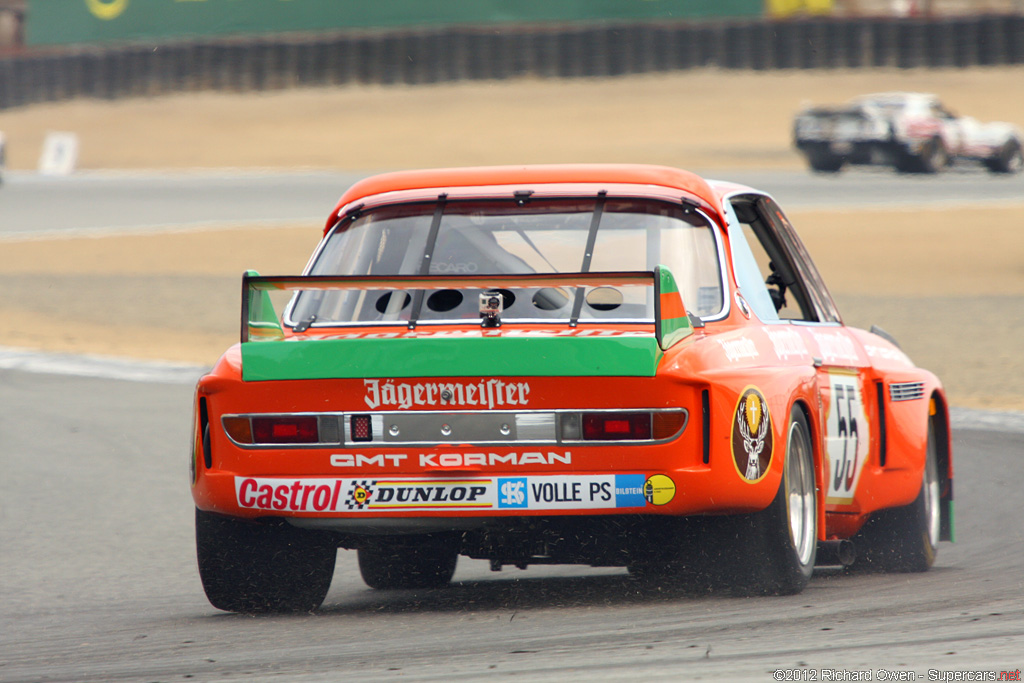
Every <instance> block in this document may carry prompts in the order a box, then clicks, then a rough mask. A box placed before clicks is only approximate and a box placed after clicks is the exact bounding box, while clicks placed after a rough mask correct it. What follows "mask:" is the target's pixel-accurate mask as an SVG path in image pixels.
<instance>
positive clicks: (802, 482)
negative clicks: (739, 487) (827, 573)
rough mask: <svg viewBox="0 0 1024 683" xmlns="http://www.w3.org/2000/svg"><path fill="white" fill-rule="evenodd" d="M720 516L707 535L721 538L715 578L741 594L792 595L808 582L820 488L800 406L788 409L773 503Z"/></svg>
mask: <svg viewBox="0 0 1024 683" xmlns="http://www.w3.org/2000/svg"><path fill="white" fill-rule="evenodd" d="M719 519H720V521H721V525H718V524H715V525H712V530H711V533H712V534H714V536H713V537H712V539H709V540H712V542H713V543H717V542H718V540H717V539H718V538H721V542H722V543H723V544H724V549H723V552H722V553H721V555H720V556H719V558H718V559H717V560H716V562H717V563H718V568H719V571H718V572H716V573H717V574H718V575H719V577H720V578H719V579H718V581H716V583H717V582H720V581H722V580H724V581H726V582H727V585H728V587H729V588H730V589H731V590H732V591H734V592H736V593H739V594H742V595H793V594H796V593H799V592H801V591H802V590H803V589H804V588H805V587H806V586H807V583H808V581H810V579H811V574H812V573H813V572H814V561H815V558H816V556H817V551H818V494H817V483H816V479H815V476H814V455H813V450H812V447H811V437H810V429H809V428H808V425H807V418H806V417H805V416H804V414H803V411H802V410H800V408H798V407H796V406H794V407H793V409H792V411H791V412H790V416H789V426H788V428H787V429H786V456H785V461H784V464H783V474H782V481H781V482H780V484H779V490H778V493H776V494H775V498H774V500H773V501H772V503H771V505H769V506H768V507H767V508H765V509H764V510H762V511H761V512H757V513H754V514H750V515H738V516H735V517H723V518H719Z"/></svg>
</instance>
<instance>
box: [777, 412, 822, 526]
mask: <svg viewBox="0 0 1024 683" xmlns="http://www.w3.org/2000/svg"><path fill="white" fill-rule="evenodd" d="M794 410H799V411H800V413H801V414H802V415H803V416H804V420H805V421H806V422H807V430H808V432H809V433H808V435H807V436H808V438H809V439H810V441H811V459H812V460H813V461H814V485H815V488H816V491H815V493H816V494H817V495H815V497H814V499H815V500H814V504H815V506H816V508H817V516H818V540H819V541H824V540H826V535H825V496H824V495H822V491H824V490H825V488H824V487H825V479H824V477H825V464H824V461H823V460H822V458H823V457H824V456H823V454H822V444H823V443H824V441H823V439H822V434H821V425H820V424H819V421H818V420H816V419H815V418H814V415H813V414H812V412H811V408H810V406H809V405H808V404H807V401H806V400H805V399H804V398H801V397H797V398H796V399H795V400H794V401H793V405H792V407H791V408H790V409H789V413H788V414H787V420H788V415H791V414H792V413H793V411H794ZM786 445H787V447H788V445H789V444H788V443H787V444H786ZM779 485H780V486H781V485H782V484H781V483H780V484H779Z"/></svg>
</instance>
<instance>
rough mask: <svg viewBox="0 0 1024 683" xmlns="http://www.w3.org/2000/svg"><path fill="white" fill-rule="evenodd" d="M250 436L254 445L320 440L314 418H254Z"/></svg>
mask: <svg viewBox="0 0 1024 683" xmlns="http://www.w3.org/2000/svg"><path fill="white" fill-rule="evenodd" d="M252 434H253V440H254V442H255V443H317V442H318V441H319V438H320V436H319V430H318V429H317V419H316V417H315V416H308V417H254V418H252Z"/></svg>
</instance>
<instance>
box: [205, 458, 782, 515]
mask: <svg viewBox="0 0 1024 683" xmlns="http://www.w3.org/2000/svg"><path fill="white" fill-rule="evenodd" d="M720 465H721V466H720V467H718V468H716V467H713V466H711V465H700V466H697V467H691V468H686V469H676V470H667V471H650V470H648V471H644V470H635V469H629V470H623V471H619V472H614V473H607V472H589V473H587V472H544V473H521V472H514V473H502V474H481V473H467V472H450V473H443V474H437V473H434V474H421V475H396V476H390V475H382V474H366V475H355V476H344V477H340V476H301V477H272V476H244V475H240V474H237V473H233V472H223V471H206V472H204V473H203V474H202V475H201V476H200V477H199V479H198V481H197V482H196V485H195V486H194V487H193V498H194V499H195V502H196V505H197V506H198V507H199V508H201V509H203V510H207V511H211V512H219V513H221V514H226V515H230V516H234V517H245V518H258V517H280V518H284V519H288V520H290V521H293V523H295V524H296V525H298V526H307V527H315V528H332V529H336V530H349V531H358V530H359V529H362V528H365V529H374V528H378V527H385V528H387V527H395V528H397V527H403V526H409V527H424V528H430V527H435V526H439V527H440V528H447V529H455V528H471V527H473V526H475V525H477V524H478V523H484V522H485V521H486V520H488V519H494V518H514V517H530V516H577V515H602V516H603V515H669V516H673V515H674V516H687V515H695V514H725V513H741V512H753V511H756V510H761V509H763V508H764V507H766V506H767V505H768V504H769V503H770V502H771V500H772V498H773V497H774V495H775V492H776V491H777V490H778V486H779V481H780V477H781V474H780V473H776V472H775V471H774V468H773V470H771V471H769V472H768V473H766V474H765V476H764V477H763V478H761V479H760V480H759V481H758V482H755V483H748V482H745V481H742V480H741V479H740V477H738V476H737V475H736V473H735V472H733V471H727V470H726V468H725V466H728V468H729V470H731V469H732V468H733V467H734V466H733V463H732V462H731V461H730V462H723V463H720ZM720 470H721V471H720ZM431 520H433V521H431ZM441 520H458V521H444V522H443V521H441Z"/></svg>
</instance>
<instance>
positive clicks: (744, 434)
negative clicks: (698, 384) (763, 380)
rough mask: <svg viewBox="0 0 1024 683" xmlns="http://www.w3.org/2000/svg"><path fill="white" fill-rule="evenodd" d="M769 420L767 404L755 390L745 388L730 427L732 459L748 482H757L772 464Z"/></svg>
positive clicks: (770, 421) (770, 423) (771, 440)
mask: <svg viewBox="0 0 1024 683" xmlns="http://www.w3.org/2000/svg"><path fill="white" fill-rule="evenodd" d="M773 446H774V440H773V438H772V420H771V415H769V413H768V402H767V401H765V400H764V396H763V395H762V394H761V392H760V391H758V390H757V389H756V388H754V387H747V389H745V390H744V392H743V395H742V396H740V400H739V402H738V403H737V404H736V414H735V417H734V419H733V428H732V457H733V460H734V461H735V463H736V470H737V471H738V472H739V473H740V474H741V475H743V478H744V479H747V480H748V481H757V480H758V479H760V478H761V477H763V476H764V475H765V473H766V472H767V471H768V465H769V464H770V463H771V461H772V449H773Z"/></svg>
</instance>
